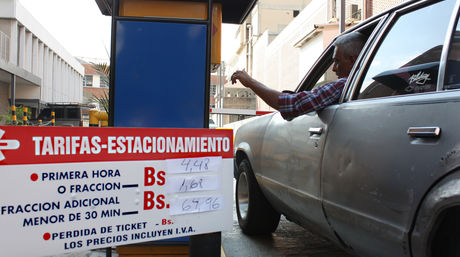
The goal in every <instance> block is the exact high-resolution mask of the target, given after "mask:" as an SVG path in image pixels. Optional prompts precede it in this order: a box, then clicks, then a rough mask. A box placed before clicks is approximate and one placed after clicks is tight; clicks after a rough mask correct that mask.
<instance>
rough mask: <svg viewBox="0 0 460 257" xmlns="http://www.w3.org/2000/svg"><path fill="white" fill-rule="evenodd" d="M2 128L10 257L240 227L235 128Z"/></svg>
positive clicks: (0, 207) (5, 238)
mask: <svg viewBox="0 0 460 257" xmlns="http://www.w3.org/2000/svg"><path fill="white" fill-rule="evenodd" d="M0 134H1V135H0V176H1V179H0V195H1V196H2V197H1V201H0V226H1V228H2V229H1V230H0V231H1V232H0V235H1V238H2V240H1V241H0V247H1V249H2V252H3V254H5V256H27V257H30V256H46V255H53V254H58V253H64V252H72V251H81V250H85V249H96V248H105V247H109V246H116V245H123V244H131V243H139V242H145V241H153V240H160V239H168V238H175V237H182V236H190V235H195V234H203V233H210V232H216V231H222V230H230V229H231V227H232V199H233V193H232V191H233V189H232V174H233V172H232V169H233V159H232V151H233V149H232V148H233V146H232V141H233V140H232V137H233V135H232V131H231V130H206V129H146V128H63V127H62V128H57V127H56V128H49V127H48V128H43V127H0Z"/></svg>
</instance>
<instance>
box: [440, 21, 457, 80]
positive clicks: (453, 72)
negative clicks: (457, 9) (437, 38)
mask: <svg viewBox="0 0 460 257" xmlns="http://www.w3.org/2000/svg"><path fill="white" fill-rule="evenodd" d="M444 84H445V88H446V89H457V88H460V22H459V18H458V17H457V27H456V29H455V31H454V33H453V35H452V39H451V42H450V49H449V55H448V57H447V67H446V75H445V77H444Z"/></svg>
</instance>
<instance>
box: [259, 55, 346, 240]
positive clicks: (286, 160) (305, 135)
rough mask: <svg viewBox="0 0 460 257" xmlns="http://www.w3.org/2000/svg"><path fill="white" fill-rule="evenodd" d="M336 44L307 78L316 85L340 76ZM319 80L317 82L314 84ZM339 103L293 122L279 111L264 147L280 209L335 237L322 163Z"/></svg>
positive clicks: (264, 166) (265, 167)
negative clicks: (324, 201) (325, 204)
mask: <svg viewBox="0 0 460 257" xmlns="http://www.w3.org/2000/svg"><path fill="white" fill-rule="evenodd" d="M332 52H333V47H330V48H328V49H327V50H326V51H325V53H324V55H323V56H322V57H321V58H320V59H319V61H318V62H317V64H316V65H315V68H313V71H312V72H310V74H311V75H309V76H307V77H306V79H304V81H307V82H308V83H309V85H307V86H306V87H307V88H308V87H309V88H313V87H314V86H316V85H321V84H323V83H326V82H331V81H334V80H336V79H337V76H336V75H335V73H334V72H332V65H331V64H332ZM315 81H316V83H315ZM335 109H336V106H330V107H329V108H327V109H326V110H323V111H321V113H320V115H318V113H316V112H311V113H308V114H305V115H301V116H299V117H296V118H294V119H292V120H290V121H287V120H284V119H283V118H282V117H281V115H280V113H276V114H275V115H274V116H273V118H272V119H271V121H270V123H269V124H268V126H267V127H266V131H265V134H264V140H263V142H264V143H263V146H262V149H261V155H262V158H261V159H262V160H263V161H262V162H261V170H262V174H258V180H260V179H261V180H263V182H262V184H264V185H265V187H266V188H265V191H266V192H265V194H266V195H267V196H268V197H269V198H270V199H271V201H276V204H275V206H282V208H279V209H278V211H280V212H282V213H283V214H285V215H286V216H287V217H288V218H289V219H290V220H294V221H296V222H297V223H299V224H304V225H308V226H310V227H311V226H316V229H317V230H319V231H323V232H326V233H325V234H326V236H330V237H333V234H332V233H330V231H329V226H328V224H327V222H326V219H325V217H324V213H323V211H322V208H321V200H320V163H321V156H322V152H323V147H324V142H325V138H326V134H327V126H328V124H329V122H330V120H331V118H332V117H333V114H334V112H335Z"/></svg>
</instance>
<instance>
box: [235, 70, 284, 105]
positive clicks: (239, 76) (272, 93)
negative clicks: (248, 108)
mask: <svg viewBox="0 0 460 257" xmlns="http://www.w3.org/2000/svg"><path fill="white" fill-rule="evenodd" d="M231 80H232V84H235V83H236V81H237V80H239V81H240V82H241V84H243V86H245V87H247V88H250V89H252V91H254V93H256V95H258V96H259V97H260V98H262V100H264V101H265V102H266V103H267V104H268V105H270V106H271V107H272V108H275V109H277V110H278V96H279V95H281V92H278V91H276V90H274V89H271V88H268V87H267V86H265V85H264V84H262V83H260V82H259V81H257V80H255V79H253V78H252V77H251V76H249V74H248V73H247V72H246V71H244V70H243V71H241V70H240V71H235V73H233V74H232V77H231Z"/></svg>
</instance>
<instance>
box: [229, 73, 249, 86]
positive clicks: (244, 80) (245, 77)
mask: <svg viewBox="0 0 460 257" xmlns="http://www.w3.org/2000/svg"><path fill="white" fill-rule="evenodd" d="M231 80H232V84H235V83H236V81H237V80H239V81H240V82H241V84H243V86H245V87H249V88H250V86H251V80H252V78H251V76H249V74H248V73H247V72H246V71H244V70H241V71H235V72H234V73H233V74H232V77H231Z"/></svg>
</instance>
